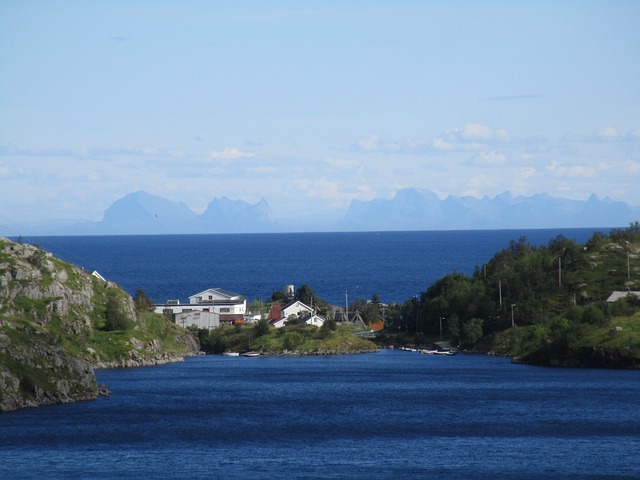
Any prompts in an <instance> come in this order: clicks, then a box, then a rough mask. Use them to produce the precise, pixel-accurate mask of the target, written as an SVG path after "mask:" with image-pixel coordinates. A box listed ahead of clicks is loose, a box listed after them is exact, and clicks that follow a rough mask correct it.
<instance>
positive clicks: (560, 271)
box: [558, 257, 562, 287]
mask: <svg viewBox="0 0 640 480" xmlns="http://www.w3.org/2000/svg"><path fill="white" fill-rule="evenodd" d="M558 287H562V257H558Z"/></svg>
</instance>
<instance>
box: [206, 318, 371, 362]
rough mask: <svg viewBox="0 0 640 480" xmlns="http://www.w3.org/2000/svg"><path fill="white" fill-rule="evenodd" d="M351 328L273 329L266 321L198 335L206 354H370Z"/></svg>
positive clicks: (367, 345)
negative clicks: (251, 352)
mask: <svg viewBox="0 0 640 480" xmlns="http://www.w3.org/2000/svg"><path fill="white" fill-rule="evenodd" d="M356 331H357V329H356V328H355V327H354V326H353V325H348V324H344V325H340V326H336V323H335V322H334V321H333V320H330V321H327V322H325V324H324V325H323V326H322V327H320V328H318V327H314V326H311V325H299V324H293V325H287V326H285V327H283V328H279V329H275V328H273V327H270V326H269V325H268V324H267V322H266V321H265V320H262V321H261V322H259V323H258V324H257V325H243V326H240V325H236V326H228V327H221V328H218V329H215V330H211V331H209V330H206V329H202V330H199V331H198V332H197V334H198V338H199V339H200V345H201V348H202V349H203V350H204V351H205V352H207V353H224V352H244V351H260V352H262V353H264V354H271V355H277V354H300V355H316V354H340V353H359V352H370V351H375V350H376V349H377V347H376V345H375V344H374V343H373V342H370V341H368V340H365V339H362V338H359V337H357V336H355V335H354V333H356Z"/></svg>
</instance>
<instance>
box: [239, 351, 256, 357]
mask: <svg viewBox="0 0 640 480" xmlns="http://www.w3.org/2000/svg"><path fill="white" fill-rule="evenodd" d="M240 355H241V356H243V357H259V356H260V352H244V353H241V354H240Z"/></svg>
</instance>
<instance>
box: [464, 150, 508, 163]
mask: <svg viewBox="0 0 640 480" xmlns="http://www.w3.org/2000/svg"><path fill="white" fill-rule="evenodd" d="M471 163H474V164H476V165H483V166H492V165H504V164H505V163H507V156H506V155H504V154H502V153H498V152H496V151H495V150H492V151H490V152H482V153H479V154H477V155H474V156H473V157H471Z"/></svg>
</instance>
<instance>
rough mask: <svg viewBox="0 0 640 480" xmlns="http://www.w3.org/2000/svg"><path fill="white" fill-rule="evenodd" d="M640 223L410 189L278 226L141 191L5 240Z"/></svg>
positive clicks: (244, 213)
mask: <svg viewBox="0 0 640 480" xmlns="http://www.w3.org/2000/svg"><path fill="white" fill-rule="evenodd" d="M639 219H640V207H632V206H629V205H628V204H626V203H624V202H619V201H614V200H611V199H610V198H608V197H606V198H604V199H600V198H598V197H597V196H596V195H592V196H591V197H590V198H589V199H588V200H585V201H581V200H569V199H565V198H557V197H552V196H550V195H547V194H537V195H532V196H529V197H523V196H519V197H513V196H512V195H511V194H510V193H509V192H506V193H503V194H501V195H497V196H496V197H493V198H490V197H488V196H485V197H482V198H476V197H471V196H464V197H457V196H454V195H450V196H448V197H447V198H446V199H444V200H441V199H440V198H439V197H438V196H437V195H436V194H435V193H433V192H430V191H428V190H418V189H405V190H400V191H398V192H397V193H396V195H395V196H394V198H392V199H375V200H370V201H360V200H353V201H352V202H351V205H350V206H349V209H348V210H347V213H346V215H345V216H344V217H343V218H342V219H336V220H335V222H334V223H333V224H327V223H326V222H325V223H322V226H318V225H321V224H320V223H318V224H317V225H316V226H315V227H314V225H313V224H311V225H310V224H309V223H305V224H303V223H299V224H296V221H295V220H287V221H278V220H277V219H275V218H274V215H273V214H272V212H271V208H270V206H269V204H268V203H267V201H266V200H265V199H262V200H260V202H258V203H256V204H254V205H251V204H249V203H247V202H245V201H243V200H231V199H229V198H227V197H220V198H215V199H213V200H212V201H211V202H210V203H209V205H208V206H207V209H206V210H205V211H204V213H202V214H200V215H198V214H196V213H195V212H194V211H193V210H191V209H190V208H189V207H188V206H187V205H185V204H184V203H182V202H173V201H171V200H167V199H165V198H162V197H159V196H156V195H151V194H149V193H147V192H144V191H140V192H135V193H131V194H129V195H126V196H125V197H123V198H121V199H119V200H117V201H116V202H114V203H113V204H112V205H111V206H110V207H109V208H107V210H106V211H105V212H104V217H103V219H102V220H101V221H99V222H83V223H75V224H69V225H65V226H57V227H55V228H54V227H51V226H48V227H46V226H33V225H30V226H29V227H28V228H25V232H21V231H19V229H20V227H19V226H18V227H16V226H14V227H13V228H9V227H3V226H2V225H0V235H7V236H9V235H11V236H15V235H20V234H23V233H28V234H29V235H133V234H180V233H265V232H285V231H287V232H292V231H314V230H315V231H319V230H322V231H389V230H486V229H520V228H522V229H529V228H590V227H626V226H627V225H629V223H630V222H633V221H636V220H639Z"/></svg>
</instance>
